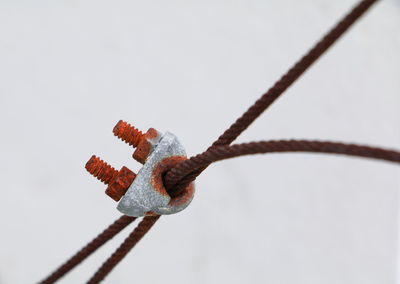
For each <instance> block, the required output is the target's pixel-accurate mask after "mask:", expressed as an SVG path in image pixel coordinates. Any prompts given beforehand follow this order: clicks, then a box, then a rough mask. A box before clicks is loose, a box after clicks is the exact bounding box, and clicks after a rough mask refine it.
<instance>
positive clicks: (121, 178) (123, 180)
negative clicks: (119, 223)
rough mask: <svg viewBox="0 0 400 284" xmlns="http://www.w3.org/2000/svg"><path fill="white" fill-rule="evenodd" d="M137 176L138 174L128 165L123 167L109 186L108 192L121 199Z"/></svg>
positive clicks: (115, 198) (113, 197) (116, 199)
mask: <svg viewBox="0 0 400 284" xmlns="http://www.w3.org/2000/svg"><path fill="white" fill-rule="evenodd" d="M135 178H136V174H135V173H134V172H132V171H131V170H130V169H128V168H127V167H122V168H121V169H120V170H119V172H118V176H117V177H116V178H115V179H114V180H113V181H111V183H110V184H109V186H108V187H107V189H106V194H107V195H108V196H110V197H111V198H112V199H114V200H115V201H119V200H120V199H121V197H122V196H124V194H125V193H126V191H127V190H128V188H129V187H130V186H131V184H132V182H133V181H134V180H135Z"/></svg>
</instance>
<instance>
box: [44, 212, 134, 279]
mask: <svg viewBox="0 0 400 284" xmlns="http://www.w3.org/2000/svg"><path fill="white" fill-rule="evenodd" d="M135 219H136V218H134V217H129V216H125V215H122V216H121V217H120V218H118V219H117V220H116V221H115V222H114V223H112V224H111V225H110V226H108V228H107V229H105V230H104V231H103V232H102V233H101V234H99V235H98V236H97V237H96V238H94V239H93V240H92V241H91V242H90V243H88V244H87V245H86V246H84V247H83V248H82V249H81V250H80V251H78V252H77V253H76V254H75V255H73V256H72V257H71V258H70V259H69V260H67V261H66V262H65V263H64V264H63V265H61V266H60V267H59V268H57V269H56V270H55V271H54V272H53V273H52V274H50V275H49V276H48V277H47V278H46V279H44V280H42V281H41V282H39V283H40V284H52V283H54V282H56V281H57V280H59V279H60V278H61V277H63V276H64V275H65V274H67V273H68V272H69V271H71V270H72V269H73V268H74V267H75V266H77V265H78V264H80V263H81V262H82V261H83V260H85V259H86V258H87V257H88V256H89V255H91V254H92V253H93V252H95V251H96V250H97V249H98V248H99V247H101V246H102V245H104V244H105V243H106V242H108V241H109V240H111V239H112V238H113V237H114V236H115V235H117V234H118V233H119V232H121V231H122V230H123V229H124V228H126V226H128V225H129V224H130V223H132V222H133V221H134V220H135Z"/></svg>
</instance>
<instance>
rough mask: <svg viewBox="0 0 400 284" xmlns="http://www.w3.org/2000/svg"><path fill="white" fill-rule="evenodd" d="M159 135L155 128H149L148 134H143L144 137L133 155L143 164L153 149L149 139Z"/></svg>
mask: <svg viewBox="0 0 400 284" xmlns="http://www.w3.org/2000/svg"><path fill="white" fill-rule="evenodd" d="M157 135H158V132H157V130H155V129H154V128H149V130H147V132H146V134H144V135H143V138H142V139H141V140H140V142H139V144H138V145H137V148H136V150H135V152H134V153H133V155H132V157H133V158H134V159H135V160H136V161H138V162H139V163H142V164H144V163H145V161H146V159H147V157H148V156H149V154H150V150H151V144H150V142H149V140H151V139H154V138H156V137H157Z"/></svg>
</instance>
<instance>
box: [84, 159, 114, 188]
mask: <svg viewBox="0 0 400 284" xmlns="http://www.w3.org/2000/svg"><path fill="white" fill-rule="evenodd" d="M85 168H86V170H87V171H88V172H89V173H90V174H91V175H93V176H94V177H95V178H97V179H98V180H100V181H102V182H103V183H105V184H109V182H110V181H111V180H112V179H114V178H115V177H116V176H117V175H118V171H117V170H116V169H114V168H113V167H112V166H110V165H109V164H107V163H106V162H104V161H103V160H102V159H100V158H99V157H96V156H95V155H93V156H92V157H91V158H90V159H89V161H88V162H87V163H86V165H85Z"/></svg>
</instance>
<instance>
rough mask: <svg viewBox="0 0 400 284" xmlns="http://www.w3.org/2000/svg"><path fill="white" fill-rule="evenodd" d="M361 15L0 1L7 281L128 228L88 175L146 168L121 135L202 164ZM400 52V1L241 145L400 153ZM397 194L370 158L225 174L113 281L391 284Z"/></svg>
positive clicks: (332, 8) (317, 159)
mask: <svg viewBox="0 0 400 284" xmlns="http://www.w3.org/2000/svg"><path fill="white" fill-rule="evenodd" d="M355 2H356V1H346V0H340V1H329V0H318V1H317V0H303V1H294V0H290V1H289V0H284V1H282V0H269V1H245V0H241V1H98V0H96V1H90V0H79V1H78V0H68V1H45V0H40V1H11V0H2V1H1V2H0V78H1V80H0V82H1V83H0V127H1V128H0V129H1V133H2V134H1V164H0V173H1V185H2V186H1V188H2V189H1V198H0V226H1V233H0V240H1V242H0V283H33V282H36V281H38V280H39V279H41V278H42V277H44V276H45V275H46V274H48V273H49V272H50V271H52V270H53V269H55V268H56V267H57V266H58V265H59V264H61V262H63V261H65V260H66V258H67V257H69V256H70V255H71V254H72V253H74V252H75V251H77V249H79V248H80V247H82V246H83V245H84V244H85V243H86V242H87V241H89V240H90V239H91V238H93V237H94V236H95V235H96V234H97V233H99V232H100V231H101V230H102V229H104V228H105V227H106V226H107V225H108V224H110V223H111V222H113V220H115V219H116V218H117V217H118V216H120V214H119V213H118V212H117V210H116V209H115V206H116V204H115V203H114V201H112V200H111V199H110V198H108V197H107V196H106V195H104V193H103V191H104V189H105V187H104V185H102V184H101V183H100V182H98V181H97V180H95V179H94V178H93V177H91V176H89V174H88V173H86V172H85V169H84V164H85V162H86V161H87V159H89V157H90V156H91V155H92V154H97V155H99V156H100V157H102V158H104V159H105V160H106V161H108V162H109V163H111V164H112V165H114V166H115V167H121V166H122V165H127V166H128V167H130V168H132V169H134V170H138V169H139V164H138V163H136V162H135V161H134V160H132V159H131V153H132V150H131V149H130V148H129V147H128V146H127V145H125V144H123V143H122V142H120V141H119V140H117V139H116V138H115V137H113V135H112V133H111V130H112V128H113V126H114V124H115V123H116V122H117V121H118V120H119V119H124V120H127V121H129V122H132V123H133V124H134V125H136V126H137V127H139V128H141V129H143V130H146V129H147V128H148V127H151V126H152V127H156V128H157V129H159V130H162V131H164V130H170V131H172V132H174V133H176V134H177V135H178V136H179V137H180V139H181V140H182V142H183V143H184V144H185V145H186V146H187V150H188V153H189V154H190V155H193V154H197V153H199V152H201V151H203V150H205V149H206V148H207V147H208V146H209V144H210V143H211V142H212V141H213V140H214V139H216V138H217V137H218V136H219V134H221V133H222V131H223V130H225V129H226V128H227V127H228V126H229V125H230V124H231V123H232V122H233V121H234V120H235V119H236V117H238V116H239V115H240V114H242V112H244V111H245V109H246V108H247V107H248V106H249V105H250V104H251V103H253V101H255V100H256V99H257V98H258V97H259V96H260V95H261V94H262V93H263V92H264V91H266V90H267V89H268V88H269V87H270V86H271V85H272V84H273V82H274V81H275V80H276V79H278V78H279V77H280V75H281V74H283V73H284V72H285V71H286V70H287V69H288V68H289V67H290V66H291V65H292V63H293V62H294V61H295V60H297V59H298V58H299V57H300V56H301V55H302V54H303V53H304V52H305V51H306V50H307V49H308V48H309V47H310V46H311V45H312V44H313V43H314V42H315V41H316V40H317V39H319V38H320V36H321V35H322V34H323V33H324V32H325V31H327V29H328V28H329V27H331V26H332V25H333V24H334V23H335V22H336V20H338V18H339V17H340V16H342V15H344V13H346V11H347V10H348V9H349V8H350V7H351V6H352V5H353V4H354V3H355ZM399 51H400V2H399V1H398V0H386V1H380V3H378V4H377V5H376V6H375V7H374V8H373V9H372V10H371V11H370V13H368V15H367V16H366V17H364V18H363V19H362V20H361V21H360V22H358V23H357V25H356V26H355V27H354V28H353V29H351V31H350V32H349V33H347V34H346V35H345V37H344V38H342V40H341V41H340V42H339V43H338V44H336V45H335V46H334V48H333V49H332V50H330V51H329V53H327V54H326V55H325V56H324V57H323V58H322V59H321V60H320V61H318V63H317V64H316V65H314V66H313V68H312V69H311V70H310V71H309V72H307V74H306V75H304V76H303V77H302V78H301V80H299V81H298V82H297V83H296V84H295V85H294V86H293V87H292V88H290V89H289V91H288V92H287V93H286V94H285V95H284V96H283V97H282V98H281V99H279V100H278V101H277V102H276V103H275V104H274V105H273V107H271V108H270V109H269V110H268V112H266V113H265V114H264V115H263V116H262V117H261V118H260V119H258V120H257V121H256V123H255V124H254V125H253V126H252V127H251V128H250V129H249V130H248V131H246V132H245V133H244V134H243V135H242V136H240V138H239V139H238V141H240V142H244V141H251V140H264V139H279V138H311V139H315V138H319V139H330V140H336V141H337V140H339V141H345V142H360V143H361V142H362V143H367V144H372V145H381V146H385V147H389V148H397V149H400V131H399V125H400V115H399V103H400V96H399V95H400V80H399V78H400V64H399V63H400V52H399ZM399 185H400V178H399V168H398V167H397V166H396V165H393V164H389V163H383V162H376V161H369V160H365V159H355V158H345V157H334V156H322V155H313V154H271V155H268V156H253V157H245V158H240V159H235V160H230V161H226V162H221V163H218V164H215V165H213V166H211V167H210V168H208V169H207V171H205V172H204V173H203V175H202V176H201V177H200V178H199V179H198V182H197V195H196V197H195V199H194V201H193V203H192V205H191V206H190V207H189V208H188V209H187V210H185V211H184V212H182V213H181V214H178V215H174V216H169V217H164V218H161V220H160V222H159V223H157V225H156V226H155V228H154V229H153V230H152V231H151V232H150V233H149V235H148V236H146V238H145V239H144V240H143V241H142V242H141V243H140V244H139V245H138V246H137V247H136V248H135V249H134V251H133V252H132V253H130V254H129V256H128V257H127V258H126V259H125V260H124V261H123V262H122V264H121V265H119V266H118V267H117V268H116V269H115V270H114V271H113V273H112V274H111V275H110V276H109V277H108V278H107V281H105V283H307V284H310V283H342V284H343V283H349V284H350V283H363V284H367V283H396V274H397V272H396V271H398V267H399V265H398V248H397V247H398V233H397V232H398V228H399V225H398V211H399V210H398V209H399V202H398V201H399V198H398V190H399ZM129 230H131V228H129ZM127 234H128V230H125V231H124V232H123V233H122V234H121V236H119V237H117V238H116V239H115V240H113V242H112V243H109V244H107V245H106V246H105V247H104V248H102V249H101V250H100V251H99V252H98V253H96V254H95V255H94V256H92V257H91V258H90V259H89V260H88V261H87V262H85V263H84V264H83V265H81V266H80V267H79V268H78V269H76V270H75V271H74V272H73V273H71V274H69V275H68V276H67V277H65V279H63V281H60V283H83V282H84V281H85V280H87V279H88V278H89V277H90V276H91V274H92V273H93V272H94V271H95V269H96V268H97V267H99V265H100V264H101V263H102V262H103V261H104V260H105V259H106V257H107V256H108V255H110V254H111V252H112V251H113V250H114V249H115V248H116V246H117V244H118V243H119V242H121V241H122V239H123V238H124V237H125V236H126V235H127Z"/></svg>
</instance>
